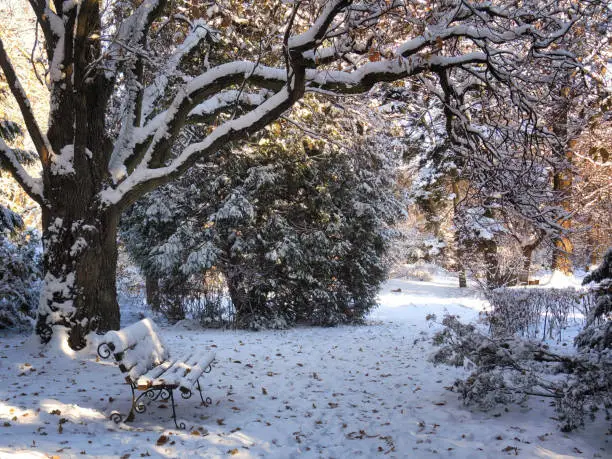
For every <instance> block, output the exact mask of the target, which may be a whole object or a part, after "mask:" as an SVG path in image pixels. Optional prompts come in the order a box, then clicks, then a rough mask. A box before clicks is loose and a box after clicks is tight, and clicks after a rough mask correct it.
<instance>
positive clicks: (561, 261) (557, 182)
mask: <svg viewBox="0 0 612 459" xmlns="http://www.w3.org/2000/svg"><path fill="white" fill-rule="evenodd" d="M567 158H568V161H569V159H570V158H571V154H570V153H569V152H568V153H567ZM553 190H554V191H556V192H557V193H558V194H559V196H560V200H561V201H560V205H561V207H562V208H563V210H564V211H566V212H567V213H568V214H569V213H570V212H571V202H570V198H571V190H572V173H571V171H570V170H569V169H566V170H563V171H559V172H556V173H555V175H554V178H553ZM559 224H560V226H561V227H562V228H563V231H564V232H563V234H561V235H559V236H558V237H556V238H555V239H554V240H553V243H554V246H553V253H552V270H553V271H561V272H562V273H564V274H571V273H572V271H573V269H572V260H571V259H570V257H571V255H572V253H573V251H574V245H573V244H572V241H571V240H570V238H569V236H568V232H569V230H570V229H571V227H572V220H571V218H570V217H564V218H563V219H561V220H560V222H559Z"/></svg>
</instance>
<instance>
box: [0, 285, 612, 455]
mask: <svg viewBox="0 0 612 459" xmlns="http://www.w3.org/2000/svg"><path fill="white" fill-rule="evenodd" d="M455 285H456V280H455V279H452V278H444V277H440V276H438V277H436V279H435V280H434V281H432V282H419V281H409V280H391V281H389V282H388V283H387V284H386V285H385V288H384V289H383V291H382V293H381V295H380V302H381V307H380V308H379V309H377V310H376V311H374V313H372V314H371V323H370V324H369V325H367V326H355V327H349V326H343V327H337V328H297V329H293V330H287V331H266V332H245V331H215V330H212V331H211V330H202V329H199V327H198V326H197V325H195V324H193V323H190V322H182V323H179V324H177V325H175V326H173V327H165V328H163V329H162V330H163V334H164V338H165V340H166V342H167V343H168V345H169V347H170V349H172V350H174V352H175V353H178V352H188V351H190V350H196V349H197V350H202V351H205V350H210V349H212V350H214V351H216V353H217V360H218V361H217V363H216V365H215V367H214V369H213V371H212V373H211V374H209V375H207V376H206V379H205V384H204V385H203V386H204V390H205V392H206V395H208V396H210V397H211V398H212V399H213V401H214V402H213V405H212V406H210V407H204V406H199V404H198V402H199V398H198V397H197V395H196V396H195V397H194V398H192V399H190V400H182V399H180V398H178V400H177V405H178V407H177V409H178V416H179V418H180V420H182V421H183V422H185V423H186V424H187V426H188V428H187V430H185V431H177V430H176V429H175V428H174V424H173V422H172V420H171V419H170V408H169V407H168V406H165V405H163V404H162V405H161V406H151V407H150V408H149V410H148V411H147V412H146V413H145V414H143V415H139V416H137V417H136V420H135V422H133V423H130V424H119V425H117V424H114V423H113V422H112V421H110V420H109V419H108V415H109V414H110V413H111V411H113V410H118V411H121V412H124V413H125V412H127V411H128V410H129V405H130V395H129V394H130V391H129V389H128V387H127V386H126V385H125V384H123V379H122V376H121V374H120V373H119V371H118V370H117V368H116V367H114V366H113V365H112V364H109V363H106V362H97V361H96V358H95V356H93V355H79V356H73V357H72V358H70V357H67V356H61V355H51V354H50V353H49V354H47V355H45V354H41V353H32V347H31V346H29V345H28V343H27V340H25V338H24V337H23V336H14V335H8V336H7V335H0V340H1V341H0V343H1V345H0V378H1V379H0V457H1V458H12V457H50V456H55V457H61V458H68V457H83V456H85V457H122V458H127V457H131V458H137V457H144V456H147V457H148V456H151V457H181V458H191V457H226V456H235V457H271V458H291V457H298V456H300V457H302V456H303V457H323V458H332V457H333V458H349V457H364V458H369V457H379V456H380V457H398V458H404V457H410V458H426V457H457V458H473V457H490V458H498V457H504V456H516V455H518V456H519V457H525V458H528V457H529V458H531V457H541V458H564V457H589V458H591V457H611V455H612V445H611V443H610V440H611V439H612V437H611V435H610V432H609V431H608V425H607V423H606V422H605V421H602V420H600V421H598V422H596V423H594V424H590V425H588V426H587V428H586V429H584V430H580V431H577V432H572V433H570V434H564V433H561V432H559V430H558V429H557V426H556V422H555V421H554V419H552V418H554V411H553V409H552V407H551V406H550V405H549V402H548V401H543V400H533V401H531V402H530V404H529V405H528V406H524V407H519V406H510V407H508V409H507V410H506V409H503V408H502V409H498V410H493V411H492V412H489V413H481V412H473V411H470V410H469V409H468V408H466V407H464V406H463V405H462V403H461V401H460V400H458V398H457V394H455V393H453V392H450V391H448V390H446V389H445V386H451V385H452V383H453V381H454V379H455V378H456V377H459V376H462V375H464V370H463V369H455V368H449V367H443V366H439V367H435V366H433V365H432V364H431V363H429V361H428V355H429V354H430V353H431V350H432V347H431V343H430V341H431V340H430V338H431V336H432V334H433V333H434V331H435V328H432V327H431V324H430V323H429V322H427V321H426V320H425V316H426V315H427V314H431V313H434V314H436V315H437V316H438V317H439V318H441V316H442V315H443V314H444V312H445V311H448V312H450V313H453V314H458V315H460V316H462V318H463V319H466V320H475V319H476V317H477V315H478V312H479V311H480V310H481V309H482V307H483V306H484V302H483V301H482V300H479V299H478V298H477V295H476V294H475V292H474V291H471V290H461V291H460V290H459V289H458V288H456V287H455ZM124 316H125V317H127V318H130V320H137V319H136V315H135V314H134V311H125V313H124ZM156 403H157V402H153V405H155V404H156Z"/></svg>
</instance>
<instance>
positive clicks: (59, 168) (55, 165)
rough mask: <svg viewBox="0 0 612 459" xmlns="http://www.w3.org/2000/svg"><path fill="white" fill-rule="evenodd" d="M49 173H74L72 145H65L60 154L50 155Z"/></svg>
mask: <svg viewBox="0 0 612 459" xmlns="http://www.w3.org/2000/svg"><path fill="white" fill-rule="evenodd" d="M51 173H53V174H57V175H66V174H74V173H76V172H75V170H74V145H72V144H70V145H66V146H64V147H63V148H62V149H61V150H60V154H59V155H56V154H51Z"/></svg>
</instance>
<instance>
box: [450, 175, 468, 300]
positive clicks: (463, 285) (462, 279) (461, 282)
mask: <svg viewBox="0 0 612 459" xmlns="http://www.w3.org/2000/svg"><path fill="white" fill-rule="evenodd" d="M452 187H453V212H454V213H455V215H456V214H457V207H459V184H458V183H457V179H456V178H453V184H452ZM455 244H457V255H456V256H457V271H458V272H459V288H467V276H466V274H465V266H464V265H463V262H462V258H463V257H464V251H463V248H462V242H461V240H460V238H459V233H458V232H457V231H455Z"/></svg>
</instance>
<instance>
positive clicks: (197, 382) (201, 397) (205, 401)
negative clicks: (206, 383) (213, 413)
mask: <svg viewBox="0 0 612 459" xmlns="http://www.w3.org/2000/svg"><path fill="white" fill-rule="evenodd" d="M196 384H197V386H196V387H197V388H198V392H199V393H200V400H202V405H204V406H210V405H211V404H212V399H211V398H210V397H206V399H204V396H203V395H202V388H201V387H200V380H199V379H198V380H196Z"/></svg>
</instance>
